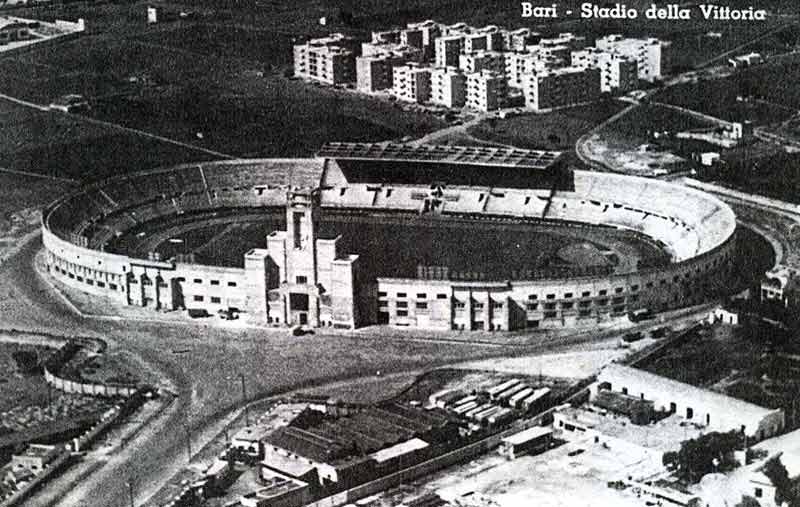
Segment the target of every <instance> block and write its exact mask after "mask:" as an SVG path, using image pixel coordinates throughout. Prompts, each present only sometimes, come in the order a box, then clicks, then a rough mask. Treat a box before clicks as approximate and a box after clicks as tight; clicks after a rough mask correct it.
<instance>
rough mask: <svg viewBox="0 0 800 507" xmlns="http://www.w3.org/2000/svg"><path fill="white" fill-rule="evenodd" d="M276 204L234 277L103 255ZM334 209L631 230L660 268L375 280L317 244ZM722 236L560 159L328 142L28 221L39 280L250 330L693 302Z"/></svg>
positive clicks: (632, 185)
mask: <svg viewBox="0 0 800 507" xmlns="http://www.w3.org/2000/svg"><path fill="white" fill-rule="evenodd" d="M281 208H285V210H286V211H285V212H286V230H280V231H273V232H271V233H269V234H268V235H267V238H266V245H267V247H266V248H255V249H252V250H250V251H248V252H247V253H246V254H245V256H244V262H243V266H244V267H243V268H241V267H222V266H213V265H203V264H198V263H192V262H181V261H180V260H175V259H169V260H162V259H158V258H155V257H153V258H134V257H131V256H128V255H124V254H123V253H114V252H112V251H107V250H108V245H109V244H111V243H112V240H113V239H114V238H116V237H118V236H120V235H123V234H125V233H126V231H130V230H132V229H134V228H137V227H142V226H145V227H146V225H147V224H148V222H150V221H153V220H156V219H163V218H165V217H178V218H179V217H192V216H194V215H195V214H198V215H202V214H203V213H206V214H213V213H217V212H219V211H220V210H227V211H231V210H233V211H234V212H236V213H239V212H241V213H252V212H258V211H259V210H265V209H272V210H276V209H281ZM333 211H337V212H344V213H354V214H360V215H369V214H372V213H392V214H397V215H398V216H400V217H403V216H418V215H430V216H431V217H433V218H436V219H439V220H450V219H457V218H459V217H472V218H478V219H481V220H486V221H499V220H506V219H520V220H527V221H534V222H537V223H542V224H553V225H556V224H557V225H558V226H566V227H571V228H578V229H580V228H592V229H593V230H596V229H598V228H607V229H609V230H610V229H615V230H625V231H632V232H633V233H635V234H637V235H640V236H641V237H642V238H646V239H648V240H649V241H651V242H653V243H655V244H658V245H659V246H660V248H662V249H663V250H665V251H666V252H668V253H669V256H670V259H671V262H669V263H667V264H659V265H654V266H638V267H637V266H634V267H633V268H628V269H622V270H620V269H616V270H612V271H609V272H602V273H588V274H587V273H581V274H579V275H575V276H572V275H566V276H550V275H552V273H550V274H549V275H542V274H541V273H532V272H530V271H527V272H522V271H521V272H519V273H518V276H516V277H511V278H512V279H490V278H487V277H484V276H477V275H476V276H473V277H466V279H465V277H458V278H454V277H452V276H448V274H447V270H446V267H442V268H441V269H439V268H437V267H431V269H429V270H428V272H429V273H428V274H427V275H425V276H417V277H403V278H396V277H394V278H393V277H384V276H376V274H375V273H374V272H371V271H370V270H369V269H368V268H367V267H366V266H367V265H369V264H370V263H367V262H364V255H367V253H365V252H359V251H353V252H348V251H341V250H342V248H341V247H340V242H339V238H332V239H330V238H328V239H324V238H319V237H317V236H318V234H317V232H316V223H317V220H318V217H319V215H320V214H324V213H326V212H333ZM735 229H736V220H735V216H734V214H733V212H732V211H731V209H730V208H729V207H728V206H727V205H725V204H724V203H722V202H721V201H719V200H718V199H716V198H715V197H712V196H710V195H708V194H705V193H703V192H700V191H697V190H694V189H689V188H685V187H682V186H679V185H676V184H672V183H667V182H663V181H657V180H652V179H646V178H638V177H630V176H621V175H615V174H608V173H597V172H584V171H573V170H571V169H569V168H568V167H567V165H566V163H565V161H564V160H563V158H562V157H561V155H560V154H559V153H553V152H539V151H528V150H516V149H498V148H478V147H469V148H465V147H452V146H421V147H409V146H403V145H393V144H354V143H331V144H328V145H326V146H324V147H323V148H322V150H321V151H320V152H319V154H318V156H317V157H315V158H311V159H268V160H237V161H225V162H208V163H201V164H189V165H181V166H178V167H172V168H167V169H161V170H152V171H146V172H141V173H137V174H133V175H126V176H122V177H116V178H112V179H108V180H105V181H100V182H96V183H93V184H89V185H86V186H84V187H83V188H81V189H80V190H79V191H77V192H75V193H73V194H71V195H68V196H66V197H64V198H62V199H60V200H58V201H57V202H55V203H53V204H52V205H50V206H49V207H48V208H47V209H46V210H45V212H44V214H43V241H44V245H45V248H46V252H47V256H46V259H47V268H48V270H49V272H50V274H51V275H52V276H53V277H55V278H56V279H58V280H59V281H61V282H63V283H65V284H67V285H69V286H72V287H74V288H77V289H79V290H81V291H83V292H86V293H89V294H93V295H97V296H104V297H108V298H111V299H113V300H115V301H116V302H118V303H119V304H122V305H135V306H142V307H147V308H152V309H154V310H179V309H200V310H205V311H208V312H209V313H214V312H217V311H219V310H222V309H228V308H236V309H239V310H241V311H243V312H245V315H246V317H247V318H248V319H249V320H250V321H252V322H254V323H257V324H263V325H278V326H283V325H298V324H308V325H311V326H332V327H338V328H355V327H360V326H364V325H370V324H390V325H395V326H410V327H419V328H430V329H459V330H461V329H464V330H479V329H480V330H497V331H505V330H514V329H524V328H561V327H571V326H580V325H589V324H595V323H597V322H602V321H608V320H611V319H614V318H618V317H622V316H625V315H626V314H627V313H628V312H630V311H632V310H635V309H638V308H650V309H653V310H665V309H671V308H678V307H681V306H686V305H689V304H695V303H699V302H702V301H704V300H705V299H707V298H708V297H710V296H713V295H715V294H717V293H719V292H720V291H721V290H724V288H725V287H726V286H727V285H728V281H729V279H730V277H731V276H732V275H733V268H732V261H733V259H734V246H735V245H734V237H735ZM137 230H139V229H137ZM532 254H533V252H532ZM373 255H374V253H373ZM372 264H373V265H374V262H373V263H372ZM431 273H432V274H431Z"/></svg>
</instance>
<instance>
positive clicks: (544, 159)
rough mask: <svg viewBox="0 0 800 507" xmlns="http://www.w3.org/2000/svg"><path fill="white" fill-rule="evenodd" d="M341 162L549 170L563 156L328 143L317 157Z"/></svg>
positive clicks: (556, 153) (513, 150)
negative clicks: (382, 162) (362, 161)
mask: <svg viewBox="0 0 800 507" xmlns="http://www.w3.org/2000/svg"><path fill="white" fill-rule="evenodd" d="M317 155H318V156H319V157H322V158H329V159H339V160H376V161H396V162H397V161H400V162H421V163H425V162H428V163H433V162H439V163H447V164H462V165H491V166H504V167H519V168H528V169H546V168H548V167H550V166H551V165H552V164H553V163H554V162H556V161H557V160H558V159H559V158H560V157H561V152H560V151H539V150H522V149H517V148H491V147H483V146H439V145H420V146H409V145H405V144H394V143H326V144H325V145H324V146H323V147H322V148H321V149H320V150H319V153H318V154H317Z"/></svg>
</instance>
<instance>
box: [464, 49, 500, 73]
mask: <svg viewBox="0 0 800 507" xmlns="http://www.w3.org/2000/svg"><path fill="white" fill-rule="evenodd" d="M458 67H459V68H460V69H461V70H463V71H464V72H466V73H467V74H474V73H475V72H481V71H483V70H490V71H492V72H497V73H498V74H505V73H506V58H505V55H504V54H503V53H501V52H499V51H478V52H475V53H467V54H463V55H459V58H458Z"/></svg>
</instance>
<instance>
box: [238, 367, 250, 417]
mask: <svg viewBox="0 0 800 507" xmlns="http://www.w3.org/2000/svg"><path fill="white" fill-rule="evenodd" d="M239 377H240V378H241V379H242V403H243V404H244V423H245V425H246V426H250V407H248V406H247V391H246V390H245V384H244V373H240V374H239Z"/></svg>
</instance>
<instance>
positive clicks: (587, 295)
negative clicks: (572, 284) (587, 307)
mask: <svg viewBox="0 0 800 507" xmlns="http://www.w3.org/2000/svg"><path fill="white" fill-rule="evenodd" d="M591 295H592V293H591V292H589V291H588V290H587V291H586V292H583V293H581V297H583V298H588V297H589V296H591Z"/></svg>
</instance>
